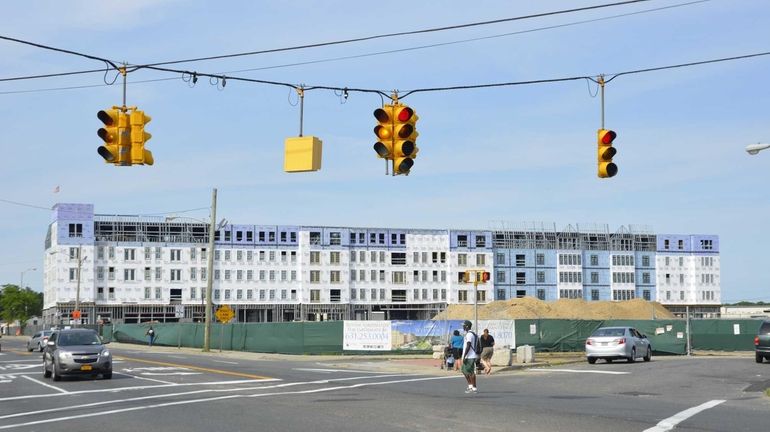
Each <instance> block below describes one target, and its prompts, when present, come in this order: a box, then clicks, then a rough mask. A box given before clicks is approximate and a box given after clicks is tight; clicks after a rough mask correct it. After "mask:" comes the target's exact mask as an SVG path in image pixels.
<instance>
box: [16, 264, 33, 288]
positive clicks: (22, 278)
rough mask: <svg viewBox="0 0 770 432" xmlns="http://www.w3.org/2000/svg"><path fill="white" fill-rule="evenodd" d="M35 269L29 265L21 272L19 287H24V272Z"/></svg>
mask: <svg viewBox="0 0 770 432" xmlns="http://www.w3.org/2000/svg"><path fill="white" fill-rule="evenodd" d="M35 270H37V269H36V268H35V267H31V268H28V269H26V270H24V271H23V272H21V281H20V282H19V289H22V290H23V289H24V273H26V272H28V271H35Z"/></svg>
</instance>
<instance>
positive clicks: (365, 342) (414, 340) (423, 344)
mask: <svg viewBox="0 0 770 432" xmlns="http://www.w3.org/2000/svg"><path fill="white" fill-rule="evenodd" d="M462 322H463V321H462V320H443V321H440V320H437V321H431V320H426V321H388V322H380V324H378V325H377V326H373V327H371V328H368V327H367V326H364V327H362V326H361V324H363V323H364V322H359V321H347V323H349V325H348V326H347V327H349V328H346V325H345V323H346V321H325V322H290V323H234V324H212V326H211V341H210V344H209V348H210V349H212V350H217V349H220V348H221V349H223V350H235V351H250V352H261V353H282V354H341V353H343V352H345V353H349V354H355V353H367V352H375V351H376V352H391V353H403V352H410V353H423V352H425V353H427V352H432V347H433V346H436V345H446V344H448V343H449V340H450V337H451V335H452V333H453V331H454V330H459V331H460V332H461V333H462ZM372 323H373V322H372ZM354 324H355V325H354ZM382 324H385V325H384V326H383V325H382ZM760 324H761V320H720V319H699V320H691V321H690V345H691V346H690V348H691V349H693V350H720V351H751V350H753V349H754V344H753V339H754V336H755V335H756V331H757V329H758V328H759V326H760ZM610 326H627V327H634V328H636V329H637V330H638V331H640V332H641V333H643V334H645V335H646V336H647V338H648V339H649V340H650V343H651V344H652V347H653V352H654V353H656V354H686V353H687V322H686V321H685V320H568V319H518V320H479V329H478V330H479V332H478V333H480V330H483V329H484V328H489V329H490V334H492V336H494V337H495V340H496V344H497V346H498V347H500V346H505V345H508V346H511V348H515V347H516V346H521V345H532V346H534V347H535V350H536V351H539V352H568V351H572V352H580V351H583V350H584V349H585V340H586V339H587V338H588V337H589V336H590V335H591V334H592V333H593V332H594V331H595V330H596V329H598V328H599V327H610ZM149 327H150V325H149V324H116V325H112V326H108V325H105V326H104V327H103V328H102V329H101V330H102V335H103V337H104V338H105V340H115V341H117V342H128V343H142V344H146V343H148V336H146V332H147V329H149ZM152 327H153V329H154V330H155V334H156V338H155V344H157V345H164V346H180V347H182V346H183V347H194V348H201V347H203V330H204V325H203V324H201V323H194V324H193V323H166V324H162V323H157V324H156V323H153V324H152ZM346 338H348V340H347V341H346ZM353 338H355V339H354V340H353Z"/></svg>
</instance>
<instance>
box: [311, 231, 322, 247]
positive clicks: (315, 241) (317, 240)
mask: <svg viewBox="0 0 770 432" xmlns="http://www.w3.org/2000/svg"><path fill="white" fill-rule="evenodd" d="M310 244H311V245H320V244H321V233H320V232H319V231H311V232H310Z"/></svg>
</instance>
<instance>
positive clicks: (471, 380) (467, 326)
mask: <svg viewBox="0 0 770 432" xmlns="http://www.w3.org/2000/svg"><path fill="white" fill-rule="evenodd" d="M471 326H472V323H471V322H470V321H465V322H464V323H463V330H465V340H464V344H463V355H462V362H463V365H462V372H463V375H465V380H466V381H467V382H468V388H467V389H466V390H465V393H477V392H478V391H479V389H478V388H476V359H477V358H478V357H479V353H477V352H476V350H475V348H476V344H477V343H476V340H477V339H478V336H477V335H476V334H475V333H473V332H472V331H471Z"/></svg>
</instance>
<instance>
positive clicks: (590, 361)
mask: <svg viewBox="0 0 770 432" xmlns="http://www.w3.org/2000/svg"><path fill="white" fill-rule="evenodd" d="M594 363H596V357H588V364H594Z"/></svg>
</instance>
